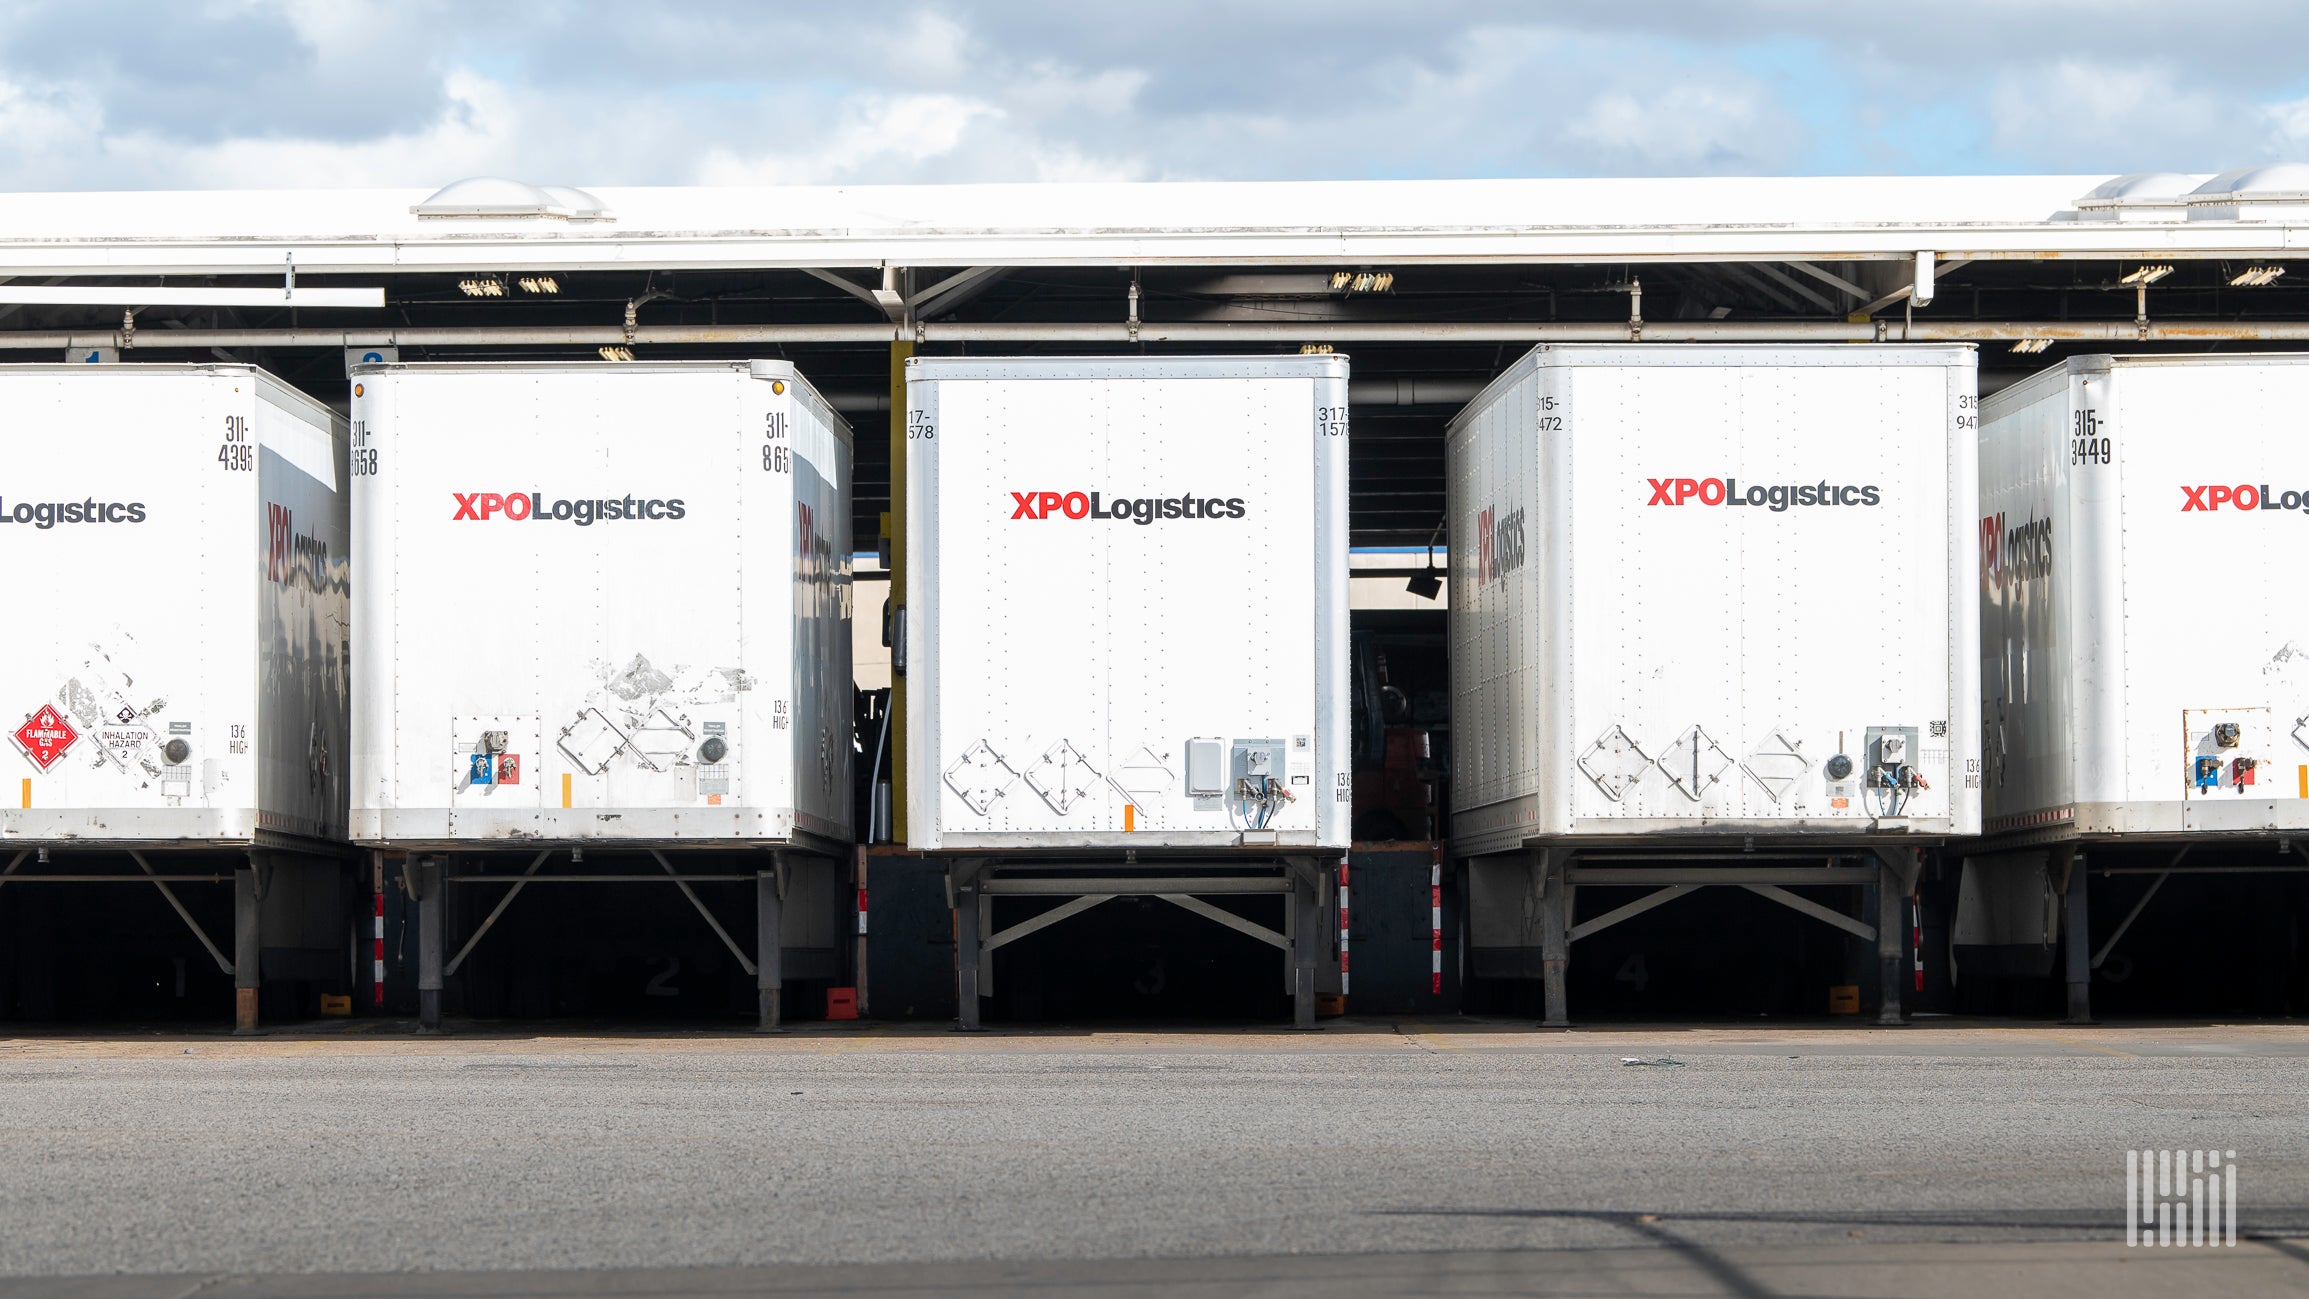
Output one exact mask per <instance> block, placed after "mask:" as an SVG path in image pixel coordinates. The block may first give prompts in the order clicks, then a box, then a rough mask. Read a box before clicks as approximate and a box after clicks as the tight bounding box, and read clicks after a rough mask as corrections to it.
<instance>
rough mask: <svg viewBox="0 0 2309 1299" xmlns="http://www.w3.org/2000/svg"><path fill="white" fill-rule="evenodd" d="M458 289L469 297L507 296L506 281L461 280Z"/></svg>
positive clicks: (458, 282)
mask: <svg viewBox="0 0 2309 1299" xmlns="http://www.w3.org/2000/svg"><path fill="white" fill-rule="evenodd" d="M457 291H458V292H459V293H462V294H464V295H465V296H466V297H468V298H502V297H504V296H505V282H504V281H503V280H486V279H484V280H459V281H457Z"/></svg>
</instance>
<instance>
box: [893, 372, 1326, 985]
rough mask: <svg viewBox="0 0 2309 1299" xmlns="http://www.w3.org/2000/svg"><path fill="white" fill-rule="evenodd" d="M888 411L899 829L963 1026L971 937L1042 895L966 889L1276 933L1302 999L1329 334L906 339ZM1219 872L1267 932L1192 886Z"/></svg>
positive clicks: (1044, 918)
mask: <svg viewBox="0 0 2309 1299" xmlns="http://www.w3.org/2000/svg"><path fill="white" fill-rule="evenodd" d="M907 421H908V422H907V435H908V436H907V470H906V472H907V499H906V510H907V523H906V528H907V536H908V560H907V571H906V586H905V606H904V611H903V613H904V617H903V622H904V628H905V630H904V635H903V644H904V651H905V652H904V656H903V660H904V661H903V663H902V664H901V665H900V668H901V671H902V672H903V673H904V681H905V690H906V699H907V703H906V708H907V731H906V749H905V751H906V755H907V764H908V772H909V776H908V779H909V786H908V792H907V798H906V824H905V838H906V840H907V842H908V843H909V845H911V846H912V847H915V848H917V849H921V850H924V851H928V852H934V853H938V854H941V855H943V856H944V857H945V858H946V859H947V860H948V861H949V863H950V874H951V877H952V879H953V883H954V889H955V900H956V910H957V927H958V934H959V938H960V944H961V946H960V971H959V977H960V979H961V981H962V982H961V992H962V996H961V1008H962V1010H961V1016H962V1020H963V1022H964V1023H965V1024H966V1025H974V1024H975V1023H976V1022H977V1020H978V1016H979V1007H978V994H980V993H984V992H990V991H991V988H992V981H991V976H992V964H991V962H990V961H982V960H981V959H980V954H981V952H982V951H990V950H992V949H994V948H997V947H1000V946H1002V945H1003V944H1005V943H1007V942H1008V941H1010V940H1011V939H1012V938H1013V937H1015V936H1017V935H1019V934H1020V933H1023V932H1032V930H1033V929H1035V928H1039V927H1041V926H1042V925H1044V924H1048V923H1050V922H1051V921H1050V919H1049V918H1048V916H1049V915H1052V914H1055V913H1045V914H1044V915H1040V916H1037V917H1035V918H1034V919H1032V920H1025V921H1022V923H1021V925H1018V926H1013V927H1011V928H1009V929H1003V930H997V929H996V928H995V927H994V920H995V916H994V910H993V907H992V906H991V904H990V903H986V902H984V901H982V899H984V898H988V897H999V896H1010V895H1040V896H1046V897H1047V896H1065V897H1069V898H1071V899H1072V901H1071V902H1068V903H1066V904H1065V906H1064V907H1063V908H1062V910H1064V911H1065V912H1066V914H1073V912H1074V911H1079V910H1082V909H1086V908H1087V907H1090V906H1095V905H1098V904H1099V903H1102V902H1104V901H1106V900H1107V899H1109V898H1111V897H1115V896H1134V895H1135V896H1158V897H1162V898H1165V899H1166V900H1170V901H1173V902H1176V903H1177V904H1178V905H1180V906H1182V907H1185V908H1187V909H1188V910H1191V911H1196V912H1197V913H1198V914H1203V915H1206V916H1208V917H1209V918H1211V919H1213V920H1216V921H1218V922H1219V923H1222V924H1230V925H1231V927H1234V928H1237V929H1245V928H1248V929H1249V930H1251V931H1252V932H1253V933H1254V936H1263V938H1264V939H1265V940H1266V941H1269V942H1271V943H1273V944H1275V945H1276V946H1279V947H1285V949H1286V950H1287V951H1291V952H1292V953H1293V957H1294V959H1293V960H1292V961H1291V962H1290V964H1289V967H1288V968H1287V970H1286V975H1287V977H1288V978H1289V980H1290V984H1289V986H1290V987H1291V989H1292V992H1293V995H1294V997H1295V1000H1296V1007H1297V1010H1296V1013H1297V1015H1298V1018H1299V1020H1300V1022H1302V1023H1311V1022H1312V1019H1313V1014H1314V994H1315V992H1316V991H1317V973H1316V968H1315V966H1316V960H1317V956H1316V949H1317V946H1318V944H1319V943H1320V942H1321V941H1322V935H1321V934H1320V933H1319V932H1318V930H1319V929H1320V928H1321V927H1320V926H1318V925H1317V923H1316V921H1315V915H1316V911H1317V908H1318V907H1319V905H1320V903H1321V900H1322V899H1323V898H1324V897H1326V896H1328V894H1327V892H1326V890H1327V889H1328V888H1329V887H1330V885H1331V881H1332V880H1333V878H1334V876H1333V872H1332V870H1331V869H1330V868H1331V867H1332V866H1333V865H1334V864H1335V863H1336V862H1337V861H1338V860H1339V858H1340V856H1341V854H1342V853H1343V852H1344V850H1345V849H1346V848H1347V846H1348V823H1349V819H1350V814H1351V811H1352V790H1351V789H1350V788H1349V784H1348V780H1349V745H1350V736H1349V734H1348V726H1347V693H1348V636H1347V361H1346V358H1344V357H1340V356H1306V357H1298V356H1290V357H1258V358H1163V359H1152V358H1117V357H1103V358H1095V359H1089V358H1078V359H1044V360H1036V359H968V360H964V359H945V358H939V359H926V358H916V359H914V360H912V361H910V362H909V363H908V368H907ZM1241 893H1283V894H1286V895H1287V896H1288V897H1289V898H1290V899H1291V904H1290V905H1289V906H1287V907H1286V909H1285V925H1284V929H1285V930H1286V931H1287V933H1276V932H1272V931H1269V930H1266V929H1264V928H1262V927H1258V926H1254V925H1250V924H1249V922H1246V921H1242V920H1241V918H1240V917H1237V916H1233V915H1231V914H1230V913H1227V912H1225V911H1223V910H1221V909H1219V908H1217V907H1214V906H1212V905H1210V904H1208V903H1206V902H1204V901H1202V900H1201V899H1202V897H1204V896H1210V895H1216V894H1241ZM1060 918H1063V917H1060ZM1332 973H1333V974H1334V975H1335V970H1334V971H1332Z"/></svg>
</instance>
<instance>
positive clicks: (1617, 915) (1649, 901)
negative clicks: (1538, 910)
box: [1571, 884, 1700, 943]
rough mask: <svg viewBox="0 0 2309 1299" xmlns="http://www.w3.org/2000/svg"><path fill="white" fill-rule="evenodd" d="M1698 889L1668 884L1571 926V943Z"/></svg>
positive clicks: (1696, 887) (1696, 886)
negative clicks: (1654, 891) (1582, 922)
mask: <svg viewBox="0 0 2309 1299" xmlns="http://www.w3.org/2000/svg"><path fill="white" fill-rule="evenodd" d="M1699 887H1700V886H1699V885H1697V884H1670V885H1669V886H1667V887H1666V888H1664V889H1661V890H1659V891H1658V892H1656V893H1646V894H1645V895H1643V896H1642V897H1640V898H1637V899H1636V900H1635V901H1633V902H1630V903H1628V904H1627V905H1626V906H1623V907H1614V908H1613V909H1611V910H1609V911H1606V912H1604V913H1603V914H1602V915H1600V916H1597V917H1595V918H1594V919H1593V920H1589V921H1587V922H1586V923H1584V924H1577V925H1573V926H1572V927H1571V941H1572V942H1575V943H1576V942H1578V941H1579V940H1580V939H1582V938H1585V937H1587V936H1588V935H1589V934H1592V933H1597V932H1599V931H1601V930H1605V929H1609V928H1611V927H1612V926H1613V925H1616V924H1618V923H1619V922H1620V921H1622V920H1628V919H1632V918H1634V917H1636V916H1640V915H1642V914H1643V913H1644V912H1646V911H1649V910H1651V909H1652V908H1653V907H1656V906H1659V905H1661V904H1662V903H1667V902H1673V901H1675V900H1676V899H1677V898H1680V897H1682V896H1683V895H1685V894H1686V893H1690V892H1692V891H1694V890H1696V889H1698V888H1699Z"/></svg>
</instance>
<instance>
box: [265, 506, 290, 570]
mask: <svg viewBox="0 0 2309 1299" xmlns="http://www.w3.org/2000/svg"><path fill="white" fill-rule="evenodd" d="M265 534H266V536H265V540H266V545H265V580H266V581H268V582H278V581H280V580H282V578H283V577H284V576H285V575H286V574H287V572H288V569H289V535H290V533H289V507H288V506H286V505H279V504H275V503H274V502H272V501H267V502H265Z"/></svg>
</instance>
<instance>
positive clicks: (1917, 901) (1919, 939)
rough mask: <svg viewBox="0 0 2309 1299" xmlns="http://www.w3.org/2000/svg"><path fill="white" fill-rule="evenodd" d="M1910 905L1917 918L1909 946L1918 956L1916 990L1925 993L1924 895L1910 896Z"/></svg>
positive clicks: (1915, 894)
mask: <svg viewBox="0 0 2309 1299" xmlns="http://www.w3.org/2000/svg"><path fill="white" fill-rule="evenodd" d="M1908 905H1909V906H1910V907H1911V908H1913V912H1912V914H1913V915H1914V916H1915V917H1916V923H1915V925H1913V926H1912V927H1911V928H1910V930H1909V932H1910V934H1911V935H1912V936H1913V939H1914V941H1912V942H1911V943H1910V944H1909V946H1910V948H1911V950H1913V951H1914V952H1915V954H1916V990H1917V991H1918V992H1922V991H1924V895H1923V894H1922V893H1911V894H1909V895H1908Z"/></svg>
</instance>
